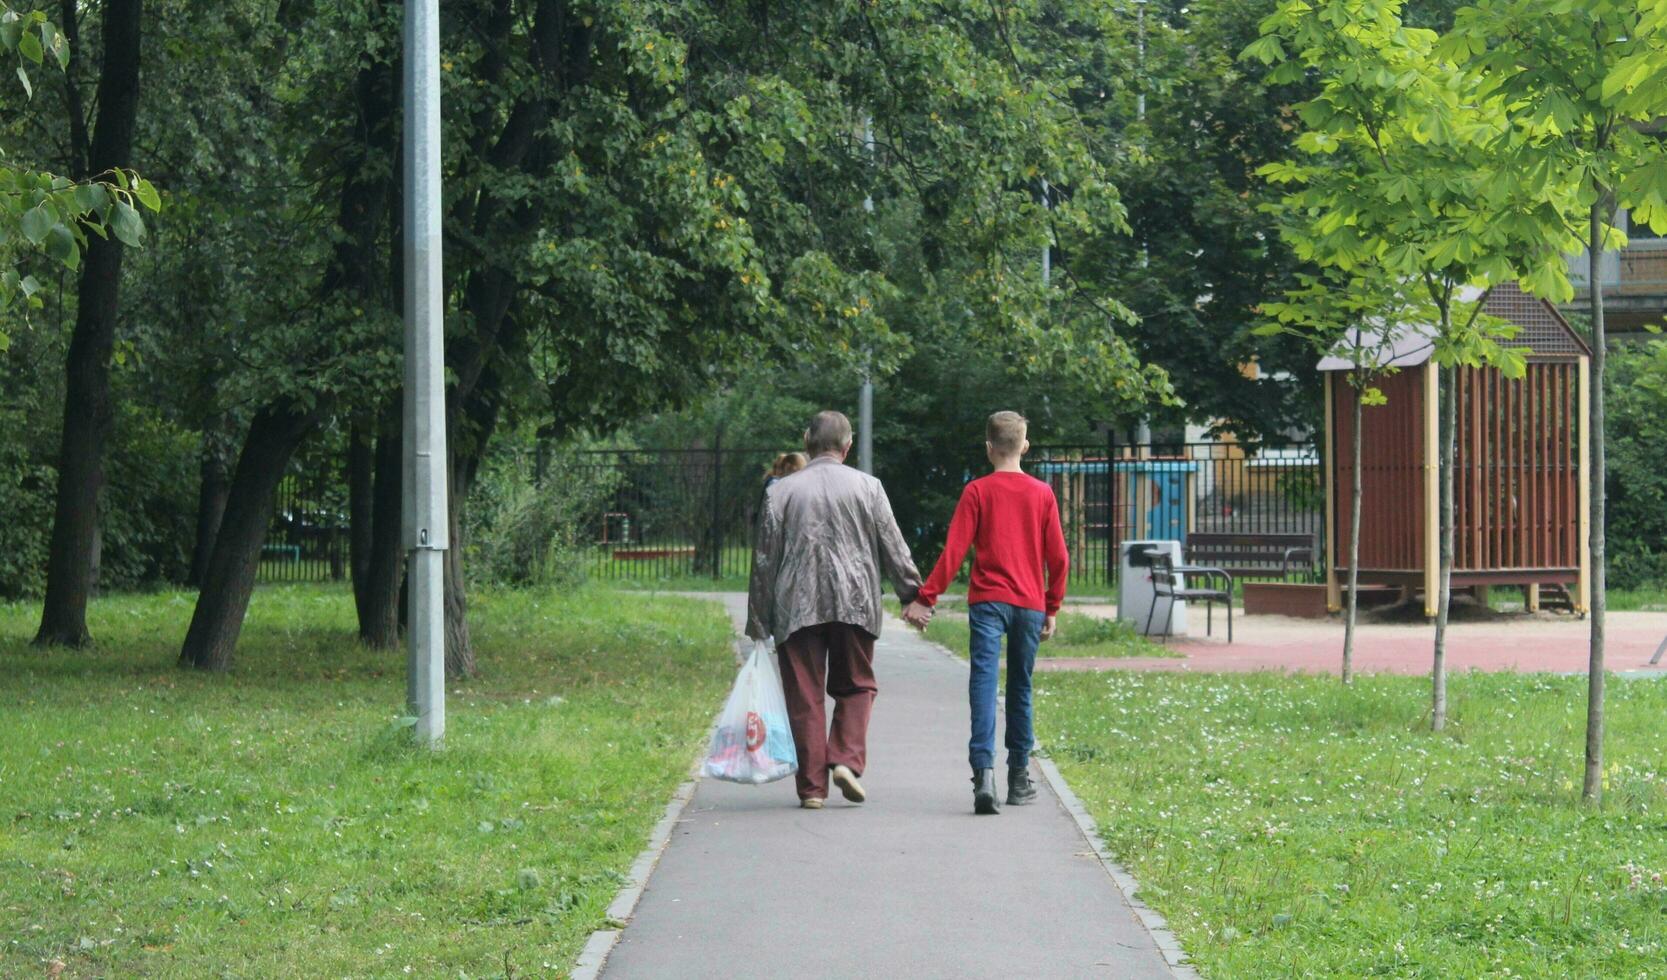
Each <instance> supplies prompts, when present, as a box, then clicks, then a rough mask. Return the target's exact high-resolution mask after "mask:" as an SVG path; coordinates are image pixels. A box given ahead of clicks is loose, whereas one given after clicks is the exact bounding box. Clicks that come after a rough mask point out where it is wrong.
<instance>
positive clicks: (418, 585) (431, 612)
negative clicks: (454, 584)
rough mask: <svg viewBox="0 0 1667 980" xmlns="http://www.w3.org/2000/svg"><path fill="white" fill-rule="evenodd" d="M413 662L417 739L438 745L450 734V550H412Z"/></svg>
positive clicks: (410, 678)
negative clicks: (447, 611)
mask: <svg viewBox="0 0 1667 980" xmlns="http://www.w3.org/2000/svg"><path fill="white" fill-rule="evenodd" d="M410 571H411V579H410V583H409V588H408V591H409V594H410V601H411V616H410V620H411V621H410V632H409V634H408V635H407V637H406V640H407V643H408V644H409V655H410V663H409V665H408V668H407V671H406V678H407V680H406V693H407V696H408V697H409V698H410V710H411V714H413V715H415V716H416V718H417V731H416V738H417V742H418V743H419V744H421V745H427V746H430V747H438V746H439V745H440V743H441V742H442V741H443V740H444V739H445V736H446V616H445V594H444V590H445V587H446V553H445V552H444V551H438V550H435V549H433V548H418V549H417V550H415V551H413V552H411V568H410Z"/></svg>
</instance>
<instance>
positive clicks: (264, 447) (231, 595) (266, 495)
mask: <svg viewBox="0 0 1667 980" xmlns="http://www.w3.org/2000/svg"><path fill="white" fill-rule="evenodd" d="M319 415H320V410H319V409H314V410H312V411H310V412H304V411H302V410H301V409H299V408H298V407H296V406H293V405H278V406H269V407H267V408H264V409H262V410H261V411H260V412H259V413H258V414H256V416H255V420H254V422H253V423H252V424H251V425H250V426H249V434H248V436H247V437H246V438H245V439H244V441H243V451H242V452H241V453H240V454H239V455H238V460H237V469H236V471H235V473H234V475H233V476H232V486H231V499H230V502H229V503H228V504H227V505H226V516H225V518H224V520H222V521H221V524H220V533H219V534H218V535H217V536H216V537H215V539H214V552H213V554H212V555H211V556H210V557H209V562H208V574H207V576H206V577H205V579H204V582H203V588H202V591H201V592H200V593H198V595H197V608H196V610H195V611H194V612H193V613H192V614H191V627H190V629H188V630H187V631H186V634H185V645H184V647H183V648H181V650H180V655H179V662H180V665H181V666H184V667H195V668H197V669H199V670H216V671H218V670H225V669H226V668H227V667H228V666H230V664H231V656H232V651H233V650H234V649H235V648H236V647H237V637H238V634H239V633H240V632H242V630H243V615H244V613H245V612H247V611H248V609H249V595H250V593H252V592H253V591H254V588H255V573H256V572H257V571H258V569H259V568H260V554H261V546H262V545H264V544H265V543H266V529H267V526H268V525H269V524H271V522H272V506H273V498H274V496H275V495H276V494H277V491H278V483H279V481H280V480H282V479H283V475H284V468H285V467H287V466H288V465H289V460H290V457H291V456H293V455H295V450H296V449H297V448H299V447H300V445H301V442H302V440H303V439H305V438H306V437H307V434H308V433H309V432H311V431H312V429H313V427H314V426H315V425H317V424H318V419H319Z"/></svg>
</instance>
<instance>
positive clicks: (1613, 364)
mask: <svg viewBox="0 0 1667 980" xmlns="http://www.w3.org/2000/svg"><path fill="white" fill-rule="evenodd" d="M1606 374H1607V375H1608V377H1606V378H1605V388H1606V389H1607V390H1608V393H1609V399H1610V400H1609V419H1608V430H1609V431H1608V435H1609V473H1608V477H1609V478H1608V481H1607V485H1608V489H1609V519H1608V522H1607V524H1608V530H1609V574H1610V584H1611V585H1613V586H1614V587H1616V588H1620V589H1636V588H1639V587H1642V586H1648V585H1660V584H1662V583H1664V582H1667V466H1663V465H1662V460H1663V458H1664V457H1667V343H1663V342H1661V341H1652V342H1651V343H1649V344H1647V345H1644V346H1641V347H1617V348H1614V349H1613V350H1611V351H1610V354H1609V370H1608V371H1607V372H1606Z"/></svg>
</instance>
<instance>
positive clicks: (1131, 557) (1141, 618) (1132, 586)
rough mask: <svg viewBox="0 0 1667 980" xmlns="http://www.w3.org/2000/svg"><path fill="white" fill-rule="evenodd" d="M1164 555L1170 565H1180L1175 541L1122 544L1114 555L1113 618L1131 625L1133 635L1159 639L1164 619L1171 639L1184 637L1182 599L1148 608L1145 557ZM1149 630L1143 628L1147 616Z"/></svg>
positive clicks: (1179, 585) (1148, 564)
mask: <svg viewBox="0 0 1667 980" xmlns="http://www.w3.org/2000/svg"><path fill="white" fill-rule="evenodd" d="M1152 554H1157V555H1168V556H1169V562H1170V564H1172V565H1179V564H1181V542H1179V541H1125V542H1123V544H1122V546H1121V547H1120V548H1119V549H1118V555H1117V618H1118V619H1121V620H1124V621H1126V622H1129V623H1132V624H1134V628H1135V632H1137V633H1143V634H1145V635H1147V636H1162V635H1163V634H1164V633H1165V632H1166V630H1165V617H1167V618H1168V629H1167V632H1168V633H1169V635H1171V636H1185V635H1186V632H1187V604H1186V601H1185V600H1182V599H1175V600H1170V599H1160V600H1158V604H1157V608H1156V609H1155V610H1154V609H1153V608H1152V599H1153V596H1154V591H1153V588H1152V567H1151V565H1152V563H1151V560H1150V559H1149V558H1147V557H1146V556H1148V555H1152ZM1175 586H1176V588H1184V585H1183V582H1182V577H1181V575H1180V573H1176V575H1175ZM1148 616H1150V617H1151V623H1152V625H1151V628H1150V629H1147V626H1146V623H1147V617H1148Z"/></svg>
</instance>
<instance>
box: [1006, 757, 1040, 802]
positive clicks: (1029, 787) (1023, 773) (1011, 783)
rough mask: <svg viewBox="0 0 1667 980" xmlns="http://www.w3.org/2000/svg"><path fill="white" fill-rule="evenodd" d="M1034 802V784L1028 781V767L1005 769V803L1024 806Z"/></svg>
mask: <svg viewBox="0 0 1667 980" xmlns="http://www.w3.org/2000/svg"><path fill="white" fill-rule="evenodd" d="M1035 802H1036V784H1035V783H1033V782H1031V781H1030V769H1029V768H1028V767H1027V768H1022V769H1009V770H1007V805H1008V806H1024V805H1025V804H1026V803H1035Z"/></svg>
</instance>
